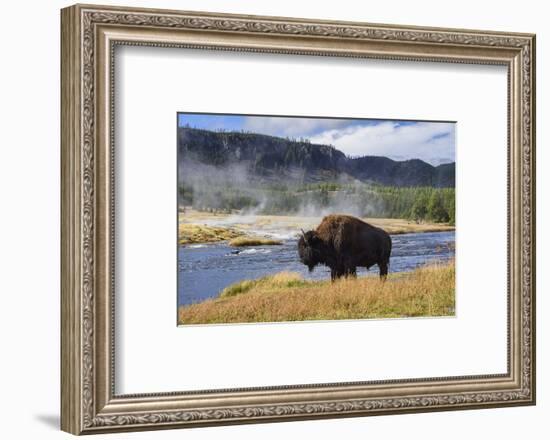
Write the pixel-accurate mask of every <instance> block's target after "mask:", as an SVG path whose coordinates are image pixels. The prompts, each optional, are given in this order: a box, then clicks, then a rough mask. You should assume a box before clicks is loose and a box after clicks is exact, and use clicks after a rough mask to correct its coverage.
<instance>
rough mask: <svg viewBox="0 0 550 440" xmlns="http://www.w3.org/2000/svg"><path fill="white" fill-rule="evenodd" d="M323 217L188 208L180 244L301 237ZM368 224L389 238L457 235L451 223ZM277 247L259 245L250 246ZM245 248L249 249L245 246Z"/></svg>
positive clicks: (372, 220) (383, 220)
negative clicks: (265, 237)
mask: <svg viewBox="0 0 550 440" xmlns="http://www.w3.org/2000/svg"><path fill="white" fill-rule="evenodd" d="M321 220H322V217H308V216H292V215H254V216H250V215H241V214H239V213H233V214H220V213H210V212H203V211H196V210H193V209H190V208H187V209H186V210H185V212H180V213H179V242H180V244H192V243H211V242H216V241H225V240H232V239H234V238H237V237H243V240H244V237H247V238H248V239H249V240H252V239H256V238H258V235H264V234H265V235H266V236H269V235H270V234H272V233H273V232H277V233H288V234H290V235H292V234H298V233H299V232H300V229H304V230H309V229H314V228H316V227H317V225H318V224H319V223H320V222H321ZM363 220H364V221H366V222H367V223H370V224H372V225H374V226H378V227H379V228H382V229H384V230H385V231H386V232H388V233H389V234H408V233H420V232H443V231H454V229H455V228H454V226H452V225H449V224H447V223H426V222H414V221H410V220H404V219H396V218H363ZM261 244H273V243H255V244H250V246H256V245H261ZM244 246H249V245H248V244H247V245H244Z"/></svg>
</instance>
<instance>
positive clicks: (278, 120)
mask: <svg viewBox="0 0 550 440" xmlns="http://www.w3.org/2000/svg"><path fill="white" fill-rule="evenodd" d="M348 124H349V120H345V119H319V118H317V119H314V118H282V117H246V118H245V121H244V125H243V129H245V130H249V131H252V132H254V133H263V134H270V135H273V136H282V137H285V136H289V137H296V138H299V137H307V136H310V135H313V134H314V133H319V132H321V131H327V130H331V129H336V128H339V127H344V126H346V125H348Z"/></svg>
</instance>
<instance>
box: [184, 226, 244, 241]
mask: <svg viewBox="0 0 550 440" xmlns="http://www.w3.org/2000/svg"><path fill="white" fill-rule="evenodd" d="M243 234H244V232H242V231H238V230H236V229H233V228H224V227H221V226H206V225H194V224H189V223H180V224H179V234H178V237H179V244H192V243H212V242H216V241H224V240H231V239H233V238H236V237H240V236H241V235H243Z"/></svg>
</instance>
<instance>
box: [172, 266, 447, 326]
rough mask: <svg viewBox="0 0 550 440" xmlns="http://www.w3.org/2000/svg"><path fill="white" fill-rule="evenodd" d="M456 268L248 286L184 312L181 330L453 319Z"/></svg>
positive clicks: (294, 277)
mask: <svg viewBox="0 0 550 440" xmlns="http://www.w3.org/2000/svg"><path fill="white" fill-rule="evenodd" d="M454 301H455V267H454V262H450V263H440V264H434V265H431V266H424V267H421V268H419V269H416V270H414V271H413V272H408V273H398V274H390V276H389V277H388V280H387V281H386V282H382V281H380V280H379V278H378V276H368V277H359V278H349V279H340V280H338V281H336V282H334V283H331V282H330V281H328V280H327V281H310V280H305V279H303V278H302V277H301V276H300V275H299V274H297V273H289V272H282V273H279V274H275V275H270V276H266V277H263V278H260V279H257V280H245V281H241V282H239V283H235V284H233V285H231V286H228V287H227V288H226V289H224V290H223V291H222V292H221V293H220V296H219V297H218V298H214V299H209V300H206V301H204V302H202V303H197V304H192V305H187V306H180V308H179V312H178V317H179V323H180V324H214V323H244V322H277V321H304V320H333V319H366V318H404V317H420V316H453V315H454V313H455V303H454Z"/></svg>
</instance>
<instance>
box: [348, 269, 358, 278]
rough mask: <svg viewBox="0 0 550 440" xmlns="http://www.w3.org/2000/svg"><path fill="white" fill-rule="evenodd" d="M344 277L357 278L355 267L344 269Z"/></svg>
mask: <svg viewBox="0 0 550 440" xmlns="http://www.w3.org/2000/svg"><path fill="white" fill-rule="evenodd" d="M346 277H353V278H357V268H356V267H355V266H352V267H348V268H346Z"/></svg>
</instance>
